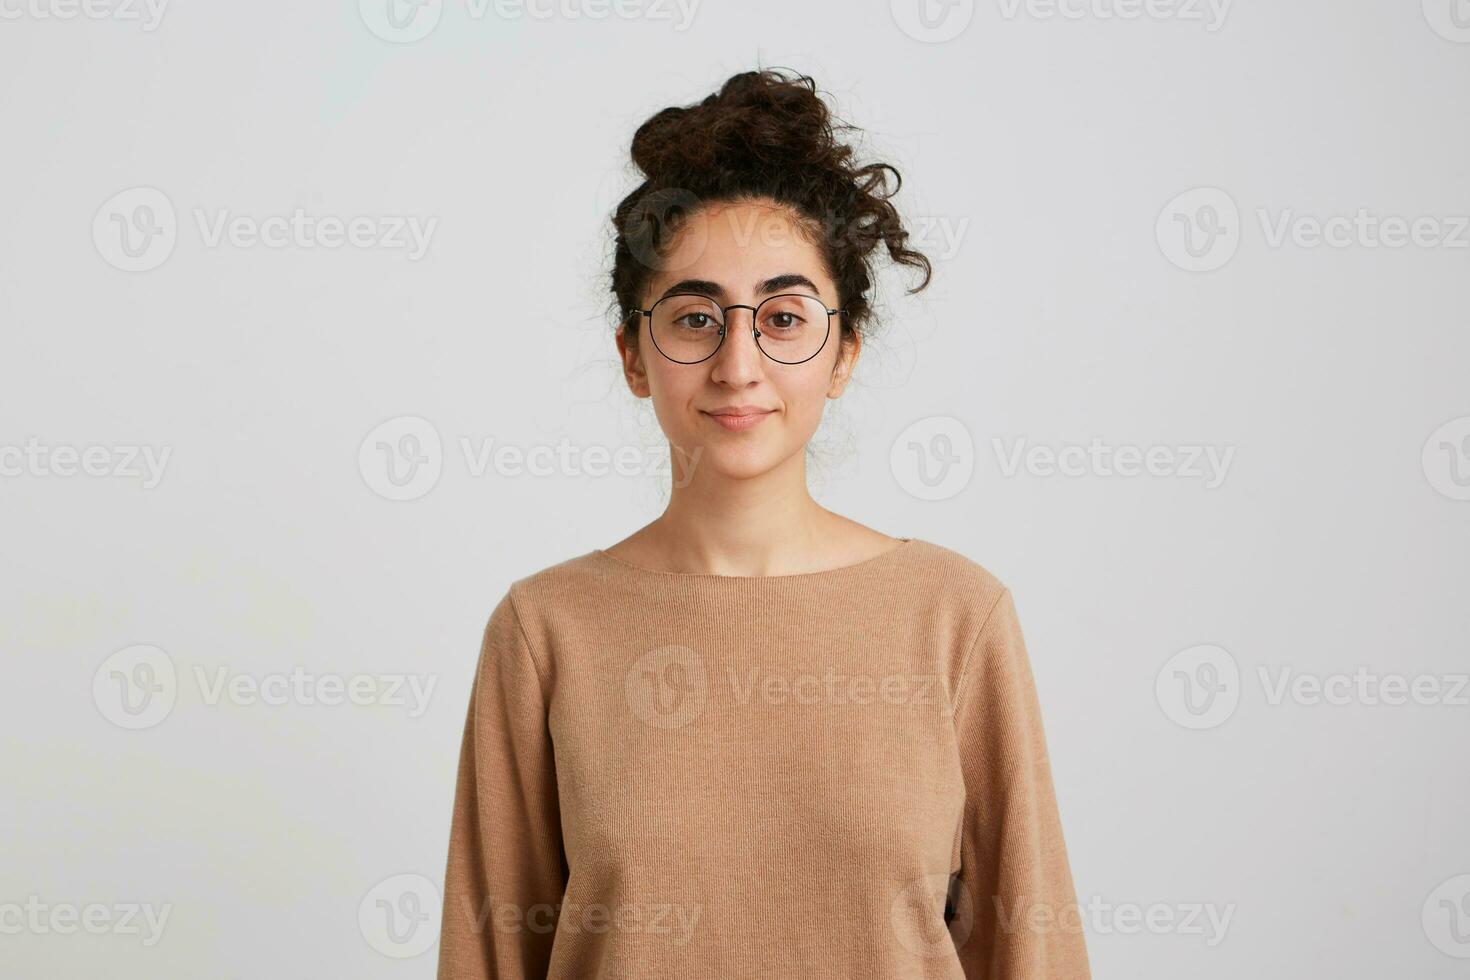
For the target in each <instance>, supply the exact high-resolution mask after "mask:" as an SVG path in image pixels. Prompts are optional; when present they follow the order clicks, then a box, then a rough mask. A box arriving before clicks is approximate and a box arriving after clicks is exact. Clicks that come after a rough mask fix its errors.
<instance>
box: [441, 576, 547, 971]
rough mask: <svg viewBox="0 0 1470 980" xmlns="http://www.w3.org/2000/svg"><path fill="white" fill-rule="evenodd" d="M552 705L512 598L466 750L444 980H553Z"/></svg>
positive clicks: (485, 665) (475, 704) (502, 611)
mask: <svg viewBox="0 0 1470 980" xmlns="http://www.w3.org/2000/svg"><path fill="white" fill-rule="evenodd" d="M546 705H547V699H546V692H545V689H544V688H543V685H542V681H541V672H540V671H539V670H538V668H537V665H536V661H535V658H534V654H533V652H532V649H531V645H530V643H529V641H528V640H527V638H526V633H525V630H524V629H523V627H522V625H521V622H520V619H519V617H518V615H517V612H516V607H515V603H514V600H513V598H512V596H511V593H509V592H507V594H506V596H505V597H504V598H503V599H501V601H500V603H499V604H498V605H497V606H496V607H495V609H494V611H493V612H492V613H491V614H490V620H489V623H488V624H487V625H486V627H485V634H484V642H483V644H482V645H481V648H480V658H479V663H478V666H477V667H476V670H475V683H474V690H473V693H472V694H471V696H470V704H469V712H468V717H467V718H466V720H465V727H464V739H463V742H462V743H461V747H460V757H459V776H458V781H457V783H456V788H455V795H454V813H453V818H452V820H451V824H450V832H449V860H448V864H447V867H446V869H445V873H444V916H443V927H442V931H441V933H440V939H439V970H438V980H530V978H544V977H545V976H546V972H547V965H548V963H549V961H550V959H551V945H552V939H553V937H554V932H555V925H556V915H557V912H558V911H559V908H560V904H561V899H562V893H563V890H564V888H565V885H566V860H565V857H564V854H563V850H562V837H561V825H560V816H559V807H558V802H557V792H556V772H555V762H554V759H553V754H552V744H551V735H550V732H549V731H548V728H547V709H546Z"/></svg>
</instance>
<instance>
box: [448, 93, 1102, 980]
mask: <svg viewBox="0 0 1470 980" xmlns="http://www.w3.org/2000/svg"><path fill="white" fill-rule="evenodd" d="M841 128H845V127H834V125H833V122H832V118H831V116H830V114H829V112H828V110H827V108H826V106H825V105H824V103H823V101H822V100H821V98H820V97H819V96H818V95H817V93H816V89H815V86H814V84H813V83H812V81H811V79H809V78H806V77H802V76H798V77H796V78H789V77H787V76H785V75H783V74H782V73H780V72H775V71H762V72H746V73H742V74H739V75H736V76H734V77H732V78H730V79H729V80H728V81H727V82H726V83H725V84H724V85H723V86H722V87H721V89H720V90H719V92H718V93H717V94H714V95H711V96H710V97H709V98H707V99H705V100H704V101H703V102H701V103H699V104H698V105H695V106H691V107H688V108H668V109H664V110H663V111H661V112H659V113H657V114H655V115H654V116H653V117H652V118H650V119H649V120H647V121H646V122H645V123H644V124H643V125H642V126H640V127H639V129H638V131H637V133H636V134H635V135H634V138H633V148H632V152H633V160H634V162H635V163H636V164H637V165H638V167H639V168H640V169H641V171H642V172H643V173H644V175H645V176H646V180H645V181H644V183H643V184H642V185H641V186H639V187H638V188H637V189H636V190H635V191H634V192H633V193H632V194H631V195H629V197H628V198H627V199H625V200H624V201H623V202H622V203H621V205H620V206H619V207H618V209H617V213H616V215H615V219H614V220H615V225H616V228H617V232H618V237H617V248H616V254H615V259H614V268H613V273H612V286H613V292H614V293H615V296H616V299H617V303H618V305H619V307H620V327H619V331H618V335H617V344H618V349H619V351H620V352H621V354H622V361H623V367H624V371H625V374H626V378H627V382H628V385H629V387H630V388H631V389H632V391H633V393H634V394H635V395H636V396H638V397H640V398H650V399H651V400H652V403H653V409H654V412H655V414H656V415H657V418H658V421H659V424H660V426H661V427H662V428H663V431H664V433H665V435H666V436H667V437H668V440H669V443H670V448H671V451H672V452H673V453H674V454H675V458H676V460H677V461H680V463H681V464H682V465H679V464H676V466H675V467H674V468H673V470H674V472H675V473H676V474H679V475H680V476H681V478H680V479H677V480H675V481H674V486H673V488H672V493H671V496H670V499H669V503H668V507H667V509H666V510H665V511H664V513H663V514H662V516H660V517H659V518H658V519H657V520H655V521H653V522H652V523H650V524H648V525H647V526H645V527H643V528H641V529H640V530H638V531H637V532H635V533H634V534H632V535H630V536H629V537H627V538H625V539H623V540H622V541H619V542H617V543H616V544H613V545H611V546H610V547H608V548H599V549H596V550H593V551H590V552H588V553H586V554H584V555H581V556H579V557H576V558H573V559H569V560H567V561H565V562H562V563H560V564H558V565H554V566H552V567H550V568H547V569H544V570H542V571H540V572H537V573H536V574H533V575H530V576H528V577H525V578H522V579H520V580H517V581H516V582H514V583H513V584H512V585H511V586H510V588H509V590H508V592H507V594H506V595H505V597H504V598H502V599H501V601H500V603H499V604H498V605H497V606H496V607H495V609H494V611H493V613H492V614H491V616H490V620H489V624H488V626H487V629H486V632H485V637H484V644H483V646H482V649H481V654H480V661H479V665H478V670H477V675H476V681H475V689H474V693H473V695H472V699H471V704H470V708H469V717H468V720H467V724H466V727H465V736H464V742H463V747H462V754H461V762H460V771H459V783H458V790H457V795H456V801H455V809H454V817H453V824H452V829H451V837H450V846H449V862H448V868H447V872H446V876H445V896H444V899H445V904H444V919H443V931H442V938H441V949H440V960H439V977H440V978H441V980H471V978H474V980H480V978H488V977H494V978H501V980H506V978H517V980H520V978H530V977H535V978H553V980H571V978H577V980H585V978H593V977H629V978H639V980H647V978H655V977H678V978H699V980H715V978H720V980H728V978H744V977H750V978H761V980H765V978H813V977H815V978H827V977H830V978H839V977H840V978H843V980H851V978H855V977H872V978H885V980H887V978H896V977H916V978H917V977H952V978H959V977H972V978H981V977H984V978H997V977H999V978H1022V977H1024V978H1036V980H1042V978H1045V980H1064V978H1085V977H1088V962H1087V954H1086V950H1085V947H1084V944H1083V937H1082V932H1081V928H1080V921H1079V917H1078V914H1077V907H1076V898H1075V892H1074V890H1073V883H1072V879H1071V872H1070V870H1069V867H1068V862H1067V854H1066V848H1065V845H1064V842H1063V839H1062V832H1061V824H1060V820H1059V818H1058V813H1057V806H1056V800H1055V796H1054V794H1053V789H1052V785H1051V775H1050V769H1049V764H1048V758H1047V751H1046V745H1045V741H1044V737H1043V731H1042V724H1041V718H1040V713H1039V708H1038V705H1037V698H1036V692H1035V688H1034V684H1033V680H1032V675H1031V672H1030V667H1029V664H1028V661H1027V655H1026V651H1025V647H1024V645H1023V641H1022V636H1021V631H1020V628H1019V626H1018V624H1017V618H1016V610H1015V606H1014V605H1013V603H1012V600H1011V595H1010V593H1009V592H1008V591H1007V589H1006V588H1005V586H1004V585H1002V584H1001V583H1000V582H999V581H997V579H996V578H995V577H994V576H992V575H991V574H990V573H988V572H987V571H985V570H984V569H983V568H981V567H980V566H979V565H977V564H975V563H974V562H972V561H970V560H969V559H967V558H965V557H963V556H962V555H960V554H958V553H957V552H954V551H951V550H949V549H947V548H944V547H942V546H940V545H937V544H933V543H929V542H926V541H923V540H921V539H918V538H892V537H889V536H887V535H885V534H882V533H880V532H878V531H875V530H872V529H870V528H867V527H865V526H863V525H862V524H859V523H857V522H855V521H852V520H849V519H847V518H844V517H841V516H839V515H837V514H834V513H832V512H830V511H828V510H826V509H824V508H823V507H821V506H820V505H818V504H817V503H816V502H815V501H814V500H813V499H812V497H811V496H810V494H809V493H808V490H807V485H806V471H805V447H806V444H807V442H808V440H809V439H810V438H811V436H812V434H813V432H814V431H815V430H816V428H817V425H818V423H819V422H820V421H821V417H822V411H823V406H824V404H825V402H826V400H827V399H830V398H837V397H839V396H840V395H841V394H842V392H843V390H844V388H845V387H846V385H847V382H848V379H849V378H850V377H851V375H852V371H853V367H854V365H855V364H856V362H857V357H858V352H859V350H860V348H861V338H862V336H863V332H864V330H865V329H866V328H867V327H868V325H869V320H870V319H871V310H870V307H869V300H870V296H869V293H870V289H871V281H870V273H871V268H870V262H871V261H872V260H873V259H874V258H875V257H876V251H877V249H878V248H879V247H880V246H881V247H882V248H883V249H885V250H886V252H887V254H888V256H889V257H890V258H891V259H893V260H894V261H896V262H898V263H900V264H903V265H908V266H912V267H914V268H918V269H922V270H923V272H924V279H923V282H922V283H920V284H919V286H918V287H917V288H923V287H924V286H925V285H927V283H928V279H929V271H930V270H929V263H928V261H927V260H926V259H925V258H924V256H922V255H920V254H919V253H918V252H916V251H914V250H912V249H910V248H908V247H906V245H905V241H906V239H907V233H906V232H905V231H904V229H903V227H902V224H901V222H900V221H899V218H898V215H897V213H896V211H895V209H894V208H893V206H892V204H891V203H890V201H889V198H890V197H891V196H892V193H893V191H896V190H897V178H898V174H897V171H896V170H894V169H893V168H891V167H889V166H887V165H886V164H873V165H869V166H857V165H855V164H854V163H853V160H852V155H853V154H852V150H851V148H850V147H848V146H845V145H843V144H842V143H841V142H840V141H839V140H838V139H837V138H836V135H835V130H836V129H841ZM889 174H892V176H893V178H894V181H895V182H894V186H893V189H892V190H890V189H889V187H888V176H889Z"/></svg>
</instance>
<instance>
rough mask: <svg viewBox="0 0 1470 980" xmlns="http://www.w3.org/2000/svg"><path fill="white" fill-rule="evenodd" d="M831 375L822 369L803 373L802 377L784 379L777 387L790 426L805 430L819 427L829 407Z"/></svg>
mask: <svg viewBox="0 0 1470 980" xmlns="http://www.w3.org/2000/svg"><path fill="white" fill-rule="evenodd" d="M829 374H830V372H829V371H828V370H827V369H826V368H822V369H820V370H817V371H811V372H806V373H803V374H802V375H801V376H800V377H792V378H788V379H784V381H783V383H782V384H779V385H777V391H779V392H780V395H781V401H782V402H783V403H784V404H785V406H786V417H787V420H788V423H789V424H791V425H793V426H798V427H801V428H802V429H804V430H810V429H815V428H816V427H817V423H819V422H820V421H821V420H822V412H823V410H824V409H825V408H826V406H827V388H828V386H829V383H830V382H829Z"/></svg>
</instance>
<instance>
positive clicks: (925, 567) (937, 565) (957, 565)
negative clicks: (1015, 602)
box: [908, 538, 1009, 611]
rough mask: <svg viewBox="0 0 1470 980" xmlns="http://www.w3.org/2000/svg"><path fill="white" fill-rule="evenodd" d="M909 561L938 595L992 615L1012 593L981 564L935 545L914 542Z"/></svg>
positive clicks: (920, 539)
mask: <svg viewBox="0 0 1470 980" xmlns="http://www.w3.org/2000/svg"><path fill="white" fill-rule="evenodd" d="M909 547H910V548H911V550H912V554H911V555H910V556H909V558H908V560H909V561H910V562H911V563H912V566H913V567H914V568H915V570H916V572H917V574H919V575H920V576H922V577H923V578H924V579H926V580H928V581H929V583H930V584H932V585H933V586H934V587H935V589H936V592H937V593H938V594H940V595H945V596H949V597H951V598H952V599H954V600H957V601H960V602H963V603H964V604H966V605H969V606H972V607H983V610H985V611H989V610H990V609H991V608H992V607H993V606H994V605H995V603H996V600H998V599H999V598H1000V597H1001V595H1003V594H1004V593H1006V592H1007V591H1009V589H1008V588H1007V586H1006V584H1005V582H1003V581H1002V580H1001V579H1000V577H999V576H997V575H996V574H995V573H994V572H993V571H991V570H990V568H988V567H987V566H985V565H982V564H981V563H980V562H979V561H976V560H975V559H973V558H971V557H969V556H968V555H965V554H962V553H960V552H958V551H956V550H954V549H953V548H947V547H945V546H944V545H942V544H936V543H935V542H933V541H926V540H924V539H923V538H914V539H912V543H911V544H910V545H909Z"/></svg>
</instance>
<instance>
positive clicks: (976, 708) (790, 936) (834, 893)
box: [439, 538, 1089, 980]
mask: <svg viewBox="0 0 1470 980" xmlns="http://www.w3.org/2000/svg"><path fill="white" fill-rule="evenodd" d="M938 977H946V978H954V980H963V978H971V980H975V978H986V980H1021V978H1025V980H1087V978H1088V977H1089V972H1088V960H1087V951H1086V947H1085V945H1084V941H1083V932H1082V928H1081V923H1080V917H1079V915H1078V908H1077V900H1076V893H1075V891H1074V888H1073V882H1072V876H1071V870H1070V868H1069V866H1068V862H1067V852H1066V846H1065V844H1064V842H1063V839H1062V827H1061V822H1060V819H1059V816H1058V812H1057V803H1056V797H1055V795H1054V792H1053V788H1052V782H1051V770H1050V765H1049V761H1048V756H1047V748H1046V742H1045V739H1044V736H1043V731H1042V721H1041V713H1040V708H1039V705H1038V701H1037V694H1036V689H1035V684H1034V681H1033V678H1032V673H1031V668H1030V664H1029V662H1028V659H1027V653H1026V649H1025V645H1024V642H1023V640H1022V635H1021V629H1020V626H1019V624H1018V622H1017V618H1016V610H1015V607H1014V605H1013V603H1012V599H1011V594H1010V592H1009V591H1008V590H1007V589H1006V588H1005V586H1004V585H1002V584H1001V583H1000V582H999V581H997V580H996V578H995V577H994V576H992V575H991V574H990V573H989V572H987V571H986V570H985V569H984V568H982V567H981V566H979V565H978V564H976V563H974V562H972V561H971V560H969V559H968V558H965V557H964V556H963V555H960V554H959V553H958V552H955V551H951V550H949V549H947V548H944V547H942V546H940V545H937V544H932V543H930V542H927V541H924V540H922V539H918V538H906V539H903V540H902V543H900V544H899V545H898V546H896V547H893V548H891V549H890V550H889V551H887V552H885V553H883V554H881V555H878V556H876V557H874V558H870V559H868V560H866V561H863V562H860V563H858V564H856V565H849V566H846V567H843V568H837V569H831V570H828V571H822V572H812V573H806V574H796V575H776V576H724V575H711V574H695V573H682V572H660V571H655V570H652V569H645V568H640V567H638V566H636V565H632V564H629V563H628V562H626V561H624V560H623V559H620V558H615V557H613V556H612V555H609V554H607V553H606V552H605V551H602V550H596V551H591V552H588V553H587V554H584V555H581V556H579V557H576V558H572V559H569V560H567V561H564V562H561V563H560V564H557V565H553V566H551V567H550V568H546V569H544V570H542V571H540V572H537V573H535V574H533V575H530V576H528V577H525V578H522V579H519V580H517V581H515V582H513V583H512V584H511V586H510V588H509V590H508V591H507V594H506V595H505V597H504V598H503V599H501V601H500V602H499V604H498V605H497V606H496V607H495V609H494V611H493V612H492V613H491V615H490V619H489V624H488V626H487V627H486V630H485V636H484V644H483V646H482V648H481V651H480V659H479V664H478V668H477V672H476V676H475V684H474V692H473V694H472V696H471V699H470V706H469V717H468V720H467V723H466V725H465V731H464V742H463V745H462V749H461V756H460V768H459V782H458V789H457V791H456V796H455V805H454V815H453V822H452V827H451V831H450V840H449V860H448V867H447V870H446V873H445V880H444V918H443V931H442V936H441V941H440V953H439V978H440V980H486V978H498V980H527V978H536V980H594V978H627V980H662V978H679V980H743V978H750V980H788V978H789V980H808V978H818V980H824V978H831V980H839V978H840V980H857V978H865V980H866V978H871V980H897V978H938Z"/></svg>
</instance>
